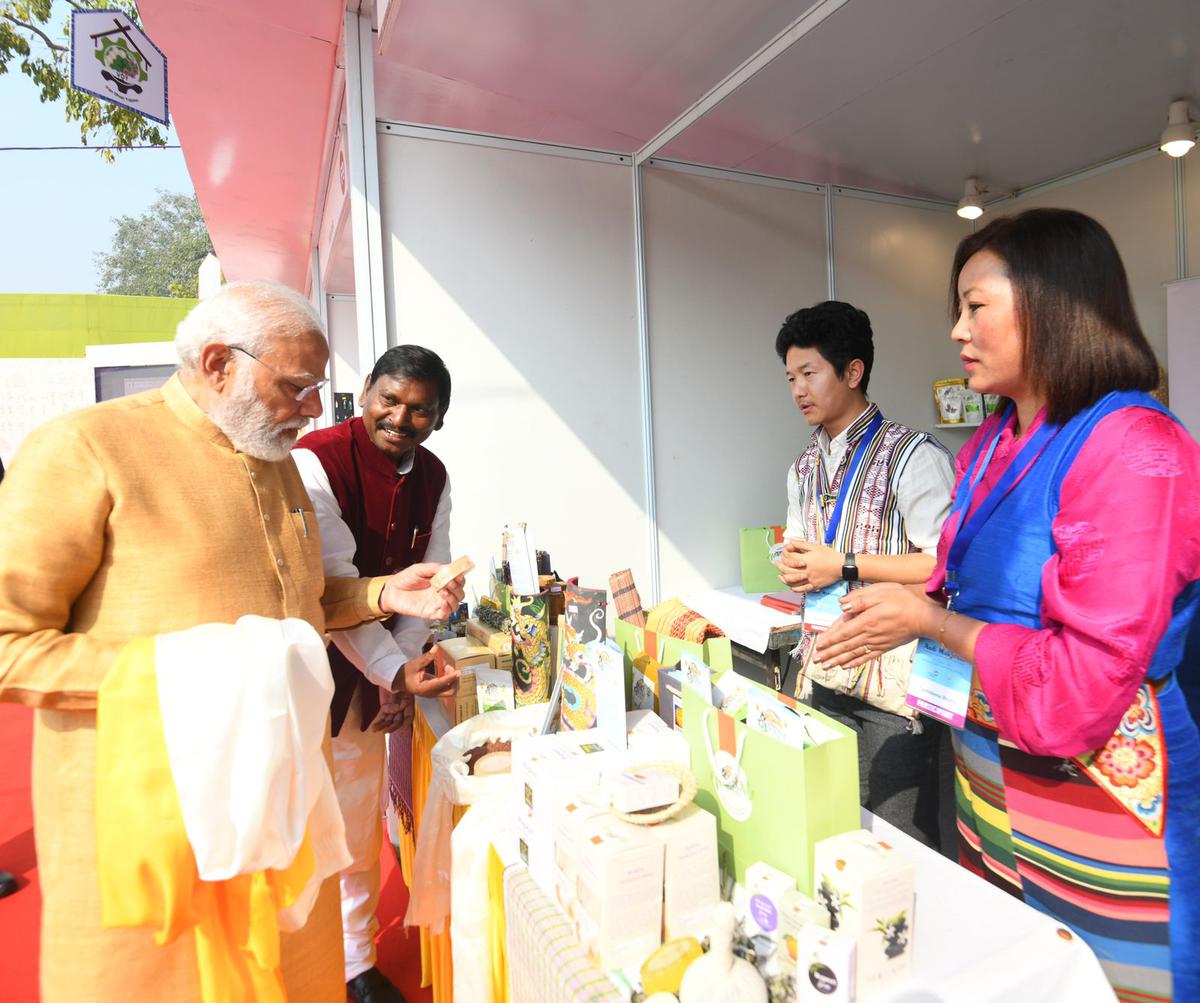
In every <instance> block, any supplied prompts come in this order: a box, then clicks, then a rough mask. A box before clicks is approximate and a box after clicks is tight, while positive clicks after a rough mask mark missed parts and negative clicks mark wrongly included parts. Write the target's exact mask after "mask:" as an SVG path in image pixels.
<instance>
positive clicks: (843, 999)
mask: <svg viewBox="0 0 1200 1003" xmlns="http://www.w3.org/2000/svg"><path fill="white" fill-rule="evenodd" d="M857 950H858V948H857V945H856V944H855V943H854V938H853V937H847V936H844V935H843V934H840V933H834V932H833V931H832V930H827V929H825V928H824V927H820V926H812V925H810V926H804V927H801V928H800V930H799V931H798V933H797V936H796V974H795V977H794V979H793V983H792V984H793V986H794V988H795V990H796V995H795V999H796V1000H797V1003H854V999H855V991H856V986H855V962H856V959H855V955H856V954H857Z"/></svg>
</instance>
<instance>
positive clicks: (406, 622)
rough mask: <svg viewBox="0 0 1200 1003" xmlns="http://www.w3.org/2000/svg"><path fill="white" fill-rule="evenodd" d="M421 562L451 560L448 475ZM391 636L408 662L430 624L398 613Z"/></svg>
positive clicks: (421, 643)
mask: <svg viewBox="0 0 1200 1003" xmlns="http://www.w3.org/2000/svg"><path fill="white" fill-rule="evenodd" d="M423 560H424V561H427V562H432V563H434V564H449V563H450V478H449V477H447V478H446V486H445V487H444V488H442V496H441V498H439V499H438V507H437V511H436V512H435V513H434V517H433V527H432V529H431V530H430V533H429V545H428V546H427V547H426V548H425V557H424V558H423ZM391 631H392V637H393V638H394V639H395V641H396V646H397V647H398V648H399V649H400V652H401V653H402V655H403V656H404V660H405V661H406V662H407V661H409V660H410V659H413V658H416V657H417V655H419V654H420V653H421V648H422V647H423V646H424V644H425V639H426V638H427V637H428V636H429V623H428V622H427V621H425V620H422V619H420V618H419V617H415V616H398V617H396V619H395V621H393V623H392V627H391Z"/></svg>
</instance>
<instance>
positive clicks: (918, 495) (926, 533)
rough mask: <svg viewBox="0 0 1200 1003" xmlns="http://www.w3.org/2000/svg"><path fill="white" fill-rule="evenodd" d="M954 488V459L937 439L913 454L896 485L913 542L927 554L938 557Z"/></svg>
mask: <svg viewBox="0 0 1200 1003" xmlns="http://www.w3.org/2000/svg"><path fill="white" fill-rule="evenodd" d="M953 490H954V461H953V460H952V459H951V458H950V454H949V453H947V452H946V450H944V449H943V448H942V447H941V446H939V445H938V444H937V443H935V442H930V441H928V440H926V441H924V442H922V443H921V444H920V445H919V446H917V447H916V448H915V449H914V450H913V451H912V455H911V456H909V458H908V462H907V463H906V464H905V465H904V469H903V470H902V471H901V472H900V478H899V483H898V484H897V485H896V504H897V505H898V506H899V508H900V515H901V517H902V518H903V519H904V528H905V532H906V533H907V534H908V539H909V542H910V543H911V544H912V545H913V546H914V547H916V548H917V549H918V550H920V551H921V552H922V553H925V554H932V555H934V556H937V545H938V538H939V537H940V536H941V534H942V523H944V522H945V521H946V517H947V516H948V515H949V514H950V495H951V492H952V491H953Z"/></svg>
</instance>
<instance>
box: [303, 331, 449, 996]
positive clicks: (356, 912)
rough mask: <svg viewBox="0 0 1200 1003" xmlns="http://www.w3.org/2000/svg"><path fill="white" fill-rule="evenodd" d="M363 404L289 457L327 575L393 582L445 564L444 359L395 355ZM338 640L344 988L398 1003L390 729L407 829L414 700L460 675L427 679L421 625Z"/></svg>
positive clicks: (381, 627)
mask: <svg viewBox="0 0 1200 1003" xmlns="http://www.w3.org/2000/svg"><path fill="white" fill-rule="evenodd" d="M358 403H359V406H360V407H361V408H362V409H363V415H362V417H361V418H351V419H349V420H348V421H344V422H342V423H341V424H339V425H335V426H334V427H332V428H325V429H321V430H319V431H316V432H311V433H310V434H308V435H306V436H304V438H303V439H301V440H300V442H299V443H297V445H296V448H295V450H294V452H293V457H294V458H295V461H296V466H297V467H298V468H299V470H300V476H301V477H302V478H303V479H304V484H305V487H306V488H307V489H308V493H309V497H310V498H311V499H312V502H313V506H314V508H315V510H316V513H317V521H318V523H319V525H320V530H321V554H322V557H323V559H324V563H325V571H326V574H335V573H336V574H341V573H346V574H356V575H377V574H378V575H384V574H390V573H391V572H393V571H398V570H400V569H401V568H403V567H405V566H407V565H409V564H413V563H417V562H420V561H441V562H448V561H449V560H450V483H449V480H448V478H447V476H446V468H445V467H444V466H443V465H442V462H441V461H440V460H439V459H438V458H437V457H436V456H434V455H433V453H431V452H429V450H427V449H426V448H425V447H424V446H422V445H421V443H423V442H424V441H425V440H426V439H428V438H429V436H430V435H431V434H432V433H433V432H435V431H437V430H438V429H439V428H441V427H442V421H443V419H444V417H445V414H446V410H447V409H448V408H449V406H450V373H449V372H448V371H447V369H446V366H445V364H444V363H443V362H442V360H441V359H440V358H439V357H438V356H437V355H435V354H434V353H433V352H431V351H429V350H428V349H425V348H421V347H419V346H417V345H400V346H398V347H396V348H392V349H389V350H388V351H387V352H385V353H384V354H383V355H382V356H380V358H379V361H378V362H376V363H375V368H374V370H373V371H372V372H371V375H370V376H369V377H368V378H367V381H366V383H365V385H364V386H363V391H362V395H361V396H360V397H359V401H358ZM333 569H339V570H338V571H336V572H335V571H334V570H333ZM332 636H333V644H332V645H330V648H329V662H330V665H331V667H332V669H333V678H334V697H333V707H332V715H333V736H334V737H333V759H334V785H335V787H336V789H337V794H338V802H339V804H340V805H341V808H342V815H343V817H344V818H345V821H346V842H347V844H348V845H349V847H350V853H351V855H352V856H353V857H354V863H353V864H352V865H351V866H350V867H348V868H347V869H346V870H345V871H343V872H342V875H341V891H342V937H343V943H344V945H345V953H346V987H347V991H348V992H349V994H350V996H351V998H352V999H354V1000H356V1001H358V1003H395V1001H400V1003H403V998H402V997H401V995H400V993H399V992H398V991H397V990H396V988H395V986H393V985H392V984H391V982H389V981H388V980H387V978H386V977H385V976H384V975H383V974H382V973H381V972H380V971H379V969H378V968H376V967H375V937H376V934H377V933H378V930H379V922H378V920H377V919H376V917H375V910H376V907H377V906H378V903H379V883H380V878H379V852H380V847H381V845H382V842H381V841H382V814H383V812H382V807H383V802H382V795H383V786H384V774H385V762H386V761H387V760H388V758H389V756H388V753H387V751H386V748H385V733H388V732H394V733H395V734H394V735H393V738H392V740H391V755H390V759H391V763H390V767H389V768H388V769H387V774H388V777H389V780H390V787H391V793H392V798H393V801H394V803H395V806H396V810H397V814H398V816H399V818H400V821H401V824H403V825H404V826H405V828H406V829H407V828H408V827H409V826H411V824H412V807H411V806H412V800H411V799H412V763H411V751H412V732H411V714H412V697H413V695H414V694H415V695H417V696H433V695H436V694H438V693H441V692H445V691H447V690H449V689H450V688H452V687H453V686H454V685H455V683H456V681H457V674H452V675H448V676H443V677H441V678H440V679H439V678H436V677H432V676H431V675H430V674H429V673H430V670H431V662H432V655H429V654H422V648H423V646H424V644H425V641H426V640H427V638H428V636H429V630H428V626H427V624H426V623H425V621H423V620H418V619H414V618H412V617H393V618H392V619H391V620H390V621H388V622H387V623H386V624H380V623H377V622H376V623H368V624H363V625H362V626H360V627H356V628H354V629H353V630H347V631H335V632H334V633H333V635H332ZM397 729H399V730H398V731H397Z"/></svg>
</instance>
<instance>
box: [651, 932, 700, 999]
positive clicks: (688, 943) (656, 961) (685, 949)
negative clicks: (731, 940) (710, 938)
mask: <svg viewBox="0 0 1200 1003" xmlns="http://www.w3.org/2000/svg"><path fill="white" fill-rule="evenodd" d="M703 953H704V949H703V948H702V947H701V946H700V941H698V940H697V939H696V938H695V937H680V938H679V939H678V940H668V941H667V942H666V943H665V944H663V945H662V947H660V948H659V949H658V950H657V951H655V952H654V953H653V954H652V955H650V957H648V958H647V959H646V961H645V964H643V965H642V989H643V990H644V991H645V993H646V995H647V996H649V995H650V994H651V993H677V992H679V986H680V985H681V984H682V983H683V973H684V972H686V971H687V968H688V965H690V964H691V963H692V962H693V961H695V960H696V959H697V958H698V957H700V955H702V954H703Z"/></svg>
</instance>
